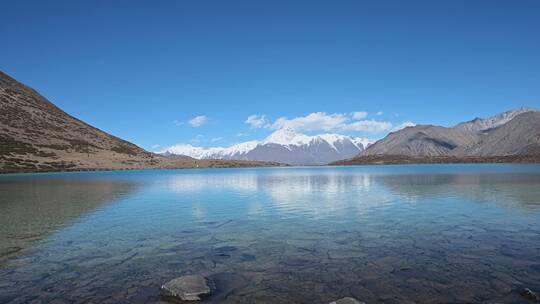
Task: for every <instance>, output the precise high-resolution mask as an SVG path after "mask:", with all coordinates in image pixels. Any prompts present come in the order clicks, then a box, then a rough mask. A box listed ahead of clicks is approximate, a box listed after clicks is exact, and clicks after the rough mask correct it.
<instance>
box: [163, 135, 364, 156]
mask: <svg viewBox="0 0 540 304" xmlns="http://www.w3.org/2000/svg"><path fill="white" fill-rule="evenodd" d="M371 143H372V142H371V141H370V140H369V139H365V138H355V137H349V136H345V135H339V134H320V135H315V136H308V135H305V134H302V133H299V132H297V131H295V130H294V129H292V128H282V129H279V130H277V131H275V132H274V133H272V134H271V135H270V136H268V137H267V138H266V139H264V140H262V141H248V142H243V143H240V144H236V145H233V146H230V147H227V148H223V147H213V148H201V147H194V146H192V145H188V144H186V145H175V146H172V147H169V148H167V149H165V150H163V151H161V153H162V154H164V155H168V156H170V155H185V156H189V157H193V158H196V159H228V160H249V161H267V162H279V163H284V164H289V165H325V164H328V163H331V162H334V161H337V160H341V159H346V158H350V157H353V156H355V155H357V154H358V153H360V152H361V151H363V150H364V148H365V147H367V146H368V145H369V144H371Z"/></svg>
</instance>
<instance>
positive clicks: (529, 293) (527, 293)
mask: <svg viewBox="0 0 540 304" xmlns="http://www.w3.org/2000/svg"><path fill="white" fill-rule="evenodd" d="M520 294H521V296H522V297H524V298H525V299H527V300H531V301H535V302H540V297H538V295H537V294H536V292H534V291H532V290H530V289H529V288H525V289H524V290H523V291H522V292H521V293H520Z"/></svg>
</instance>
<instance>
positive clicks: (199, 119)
mask: <svg viewBox="0 0 540 304" xmlns="http://www.w3.org/2000/svg"><path fill="white" fill-rule="evenodd" d="M207 122H208V117H206V116H205V115H199V116H195V117H193V118H192V119H190V120H189V121H188V123H189V124H190V125H191V126H192V127H193V128H198V127H200V126H202V125H204V124H205V123H207Z"/></svg>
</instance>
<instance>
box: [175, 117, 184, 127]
mask: <svg viewBox="0 0 540 304" xmlns="http://www.w3.org/2000/svg"><path fill="white" fill-rule="evenodd" d="M173 124H174V125H175V126H177V127H179V126H181V125H183V124H184V122H183V121H179V120H176V119H175V120H173Z"/></svg>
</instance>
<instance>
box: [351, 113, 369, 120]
mask: <svg viewBox="0 0 540 304" xmlns="http://www.w3.org/2000/svg"><path fill="white" fill-rule="evenodd" d="M367 114H368V113H367V112H353V113H352V117H353V119H355V120H360V119H364V118H366V117H367Z"/></svg>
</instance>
